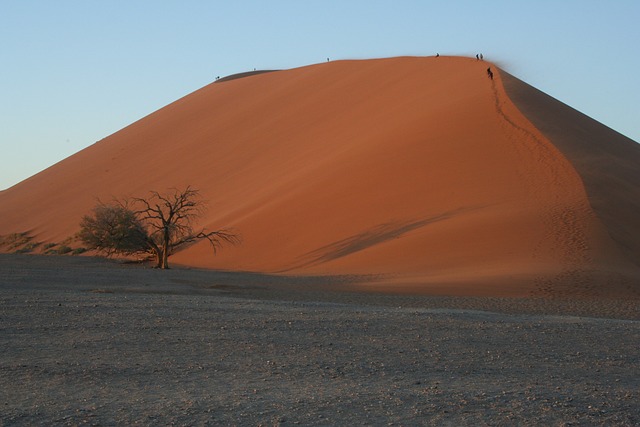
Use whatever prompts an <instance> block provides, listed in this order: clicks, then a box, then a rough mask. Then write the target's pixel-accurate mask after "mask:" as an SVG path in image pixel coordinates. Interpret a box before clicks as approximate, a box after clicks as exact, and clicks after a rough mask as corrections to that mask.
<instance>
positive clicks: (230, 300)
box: [0, 255, 640, 426]
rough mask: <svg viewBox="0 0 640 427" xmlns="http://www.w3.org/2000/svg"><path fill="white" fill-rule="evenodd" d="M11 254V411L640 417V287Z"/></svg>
mask: <svg viewBox="0 0 640 427" xmlns="http://www.w3.org/2000/svg"><path fill="white" fill-rule="evenodd" d="M353 280H355V279H354V278H352V277H351V278H350V277H339V278H317V277H316V278H314V277H302V278H300V277H299V278H286V277H273V276H264V275H257V274H248V273H247V274H245V273H221V272H213V271H203V270H195V269H174V270H170V271H158V270H153V269H148V268H144V267H141V266H139V265H125V264H120V263H115V262H109V261H104V260H100V259H93V258H84V257H53V256H49V257H46V256H28V255H0V298H1V304H0V320H1V321H0V348H2V352H1V353H0V404H1V405H2V407H1V411H0V413H1V416H0V425H14V424H18V425H23V424H27V425H52V424H54V425H84V424H87V425H116V424H117V425H131V424H136V423H137V424H143V425H147V424H153V425H169V424H175V425H590V426H591V425H607V426H608V425H639V424H640V375H639V373H640V350H639V348H640V345H639V344H640V320H639V319H640V301H637V300H636V301H633V300H631V301H615V300H600V301H596V300H586V299H581V300H570V299H565V300H558V299H509V298H447V297H428V296H393V295H373V294H364V293H360V294H358V293H347V292H337V291H335V288H336V287H339V286H340V285H341V283H348V282H349V281H353Z"/></svg>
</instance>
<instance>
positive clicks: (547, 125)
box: [500, 70, 640, 265]
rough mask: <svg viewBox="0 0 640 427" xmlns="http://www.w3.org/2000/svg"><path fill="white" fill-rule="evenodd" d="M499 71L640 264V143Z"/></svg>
mask: <svg viewBox="0 0 640 427" xmlns="http://www.w3.org/2000/svg"><path fill="white" fill-rule="evenodd" d="M500 73H501V76H502V81H503V85H504V88H505V90H506V92H507V95H508V96H509V98H510V99H511V100H512V101H513V102H514V104H515V105H516V106H517V107H518V109H519V110H520V111H521V112H522V113H523V114H524V115H525V116H526V117H527V119H529V120H530V121H531V122H532V123H533V125H534V126H535V127H536V128H537V129H538V130H540V131H541V132H542V133H543V134H544V136H545V137H546V138H548V139H549V140H550V141H551V142H552V143H553V145H554V146H555V147H556V148H557V149H558V150H560V152H562V154H563V155H564V156H565V157H566V158H567V159H568V160H569V161H570V162H571V164H572V165H573V166H574V167H575V169H576V171H577V172H578V173H579V174H580V177H581V178H582V181H583V183H584V186H585V189H586V191H587V195H588V197H589V202H590V203H591V207H592V208H593V210H594V211H595V213H596V215H597V216H598V217H599V218H600V220H601V221H602V222H603V224H604V226H605V227H606V229H607V231H608V232H609V235H610V236H611V237H612V239H613V240H614V241H615V242H616V243H617V244H618V246H619V248H620V249H621V250H622V252H623V253H625V254H626V255H627V257H628V258H629V260H631V261H632V262H635V263H636V264H638V265H640V220H638V218H639V217H640V145H638V144H637V143H636V142H635V141H633V140H631V139H629V138H627V137H626V136H624V135H621V134H620V133H618V132H616V131H614V130H613V129H610V128H608V127H607V126H605V125H603V124H602V123H599V122H598V121H596V120H594V119H592V118H590V117H588V116H586V115H584V114H583V113H581V112H579V111H577V110H575V109H573V108H571V107H570V106H568V105H566V104H563V103H562V102H560V101H558V100H556V99H555V98H552V97H551V96H549V95H547V94H545V93H544V92H541V91H540V90H538V89H536V88H534V87H532V86H530V85H528V84H527V83H525V82H523V81H522V80H519V79H518V78H516V77H514V76H512V75H511V74H509V73H507V72H505V71H504V70H501V71H500Z"/></svg>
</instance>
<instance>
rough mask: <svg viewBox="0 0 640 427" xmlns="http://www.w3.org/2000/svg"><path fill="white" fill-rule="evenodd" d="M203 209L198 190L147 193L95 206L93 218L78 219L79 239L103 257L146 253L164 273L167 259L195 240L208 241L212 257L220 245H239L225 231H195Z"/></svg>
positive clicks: (237, 238) (189, 188) (232, 235)
mask: <svg viewBox="0 0 640 427" xmlns="http://www.w3.org/2000/svg"><path fill="white" fill-rule="evenodd" d="M129 206H132V208H129ZM204 207H205V203H204V202H203V201H202V199H201V198H200V194H199V192H198V190H195V189H193V188H191V187H190V186H188V187H187V188H185V189H184V190H178V189H173V190H172V191H171V192H169V193H167V194H160V193H158V192H157V191H151V192H150V196H149V197H147V198H139V197H136V198H132V199H130V200H124V201H118V202H115V204H114V205H103V204H100V205H98V206H97V207H96V208H94V211H93V213H94V215H93V217H91V216H85V217H84V218H83V219H82V222H81V224H80V225H81V231H80V233H79V237H80V238H81V239H82V240H83V242H84V243H85V244H87V245H88V246H89V247H90V248H92V249H97V250H101V251H104V252H106V253H107V255H110V254H112V253H125V254H127V253H136V252H146V253H150V254H152V255H153V256H154V257H155V258H156V266H157V267H158V268H162V269H167V268H169V262H168V258H169V256H171V255H172V254H174V253H175V251H176V250H178V249H179V248H181V247H184V246H186V245H188V244H191V243H194V242H196V241H198V240H202V239H206V240H207V241H209V243H210V244H211V247H212V249H213V251H214V253H215V252H216V251H217V250H218V249H219V248H220V247H221V246H222V244H223V243H231V244H235V243H238V242H239V237H238V236H237V235H236V234H233V233H231V232H230V231H228V230H224V229H222V230H216V231H207V230H206V229H195V228H194V222H195V220H196V219H197V218H198V217H200V216H201V215H202V213H203V209H204ZM105 212H106V213H107V214H106V215H105Z"/></svg>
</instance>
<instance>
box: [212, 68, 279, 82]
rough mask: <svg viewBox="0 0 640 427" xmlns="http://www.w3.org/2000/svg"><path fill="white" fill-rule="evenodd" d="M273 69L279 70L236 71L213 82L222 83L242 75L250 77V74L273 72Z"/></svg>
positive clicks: (242, 76)
mask: <svg viewBox="0 0 640 427" xmlns="http://www.w3.org/2000/svg"><path fill="white" fill-rule="evenodd" d="M275 71H280V70H256V71H246V72H244V73H237V74H231V75H228V76H225V77H222V78H220V79H218V80H216V81H215V83H223V82H228V81H231V80H237V79H242V78H244V77H251V76H255V75H258V74H264V73H273V72H275Z"/></svg>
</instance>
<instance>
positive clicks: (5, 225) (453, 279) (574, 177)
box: [0, 57, 640, 295]
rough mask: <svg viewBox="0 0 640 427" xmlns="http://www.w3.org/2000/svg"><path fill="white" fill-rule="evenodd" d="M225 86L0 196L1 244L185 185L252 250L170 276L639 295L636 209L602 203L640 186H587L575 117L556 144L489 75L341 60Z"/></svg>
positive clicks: (457, 66) (466, 64) (437, 62)
mask: <svg viewBox="0 0 640 427" xmlns="http://www.w3.org/2000/svg"><path fill="white" fill-rule="evenodd" d="M487 66H491V67H492V68H493V70H494V78H493V79H489V78H488V76H487V73H486V68H487ZM220 83H222V84H211V85H209V86H206V87H204V88H202V89H200V90H198V91H196V92H194V93H192V94H190V95H188V96H186V97H184V98H182V99H180V100H178V101H176V102H174V103H172V104H170V105H168V106H167V107H165V108H163V109H161V110H159V111H156V112H155V113H153V114H151V115H149V116H147V117H145V118H143V119H141V120H139V121H138V122H136V123H134V124H132V125H130V126H128V127H126V128H124V129H123V130H121V131H119V132H117V133H115V134H113V135H111V136H109V137H108V138H105V139H104V140H102V141H100V142H98V143H96V144H94V145H92V146H91V147H89V148H87V149H85V150H83V151H81V152H79V153H77V154H76V155H74V156H71V157H69V158H68V159H66V160H64V161H62V162H60V163H59V164H57V165H54V166H52V167H51V168H49V169H47V170H45V171H43V172H41V173H40V174H38V175H35V176H33V177H31V178H29V179H28V180H25V181H24V182H22V183H20V184H18V185H16V186H14V187H12V188H11V189H9V190H7V191H5V192H3V193H2V194H0V206H2V207H0V234H6V233H11V232H16V231H25V230H31V231H32V232H33V233H35V234H36V235H37V237H38V239H39V240H43V241H56V240H61V239H64V238H66V237H68V236H71V235H73V233H75V232H76V231H77V228H78V222H79V220H80V217H81V216H82V215H83V214H84V213H86V212H87V211H88V210H89V209H90V208H91V207H92V206H93V204H94V203H95V200H96V198H100V199H102V200H108V199H109V198H110V197H111V196H122V195H141V194H145V193H146V192H147V191H148V190H150V189H155V190H163V189H165V188H168V187H180V186H186V185H187V184H189V185H192V186H193V187H195V188H199V189H200V190H201V193H202V195H203V196H204V198H205V199H208V200H209V202H210V208H209V210H208V211H207V214H206V216H205V217H204V218H202V222H201V224H202V225H204V226H207V227H210V228H217V227H221V226H229V227H233V228H235V229H236V230H238V231H239V232H240V233H241V234H242V236H243V244H242V245H240V246H237V247H232V248H228V249H225V250H223V251H221V252H219V253H218V254H217V255H216V256H215V257H214V256H212V254H211V253H210V251H209V248H208V247H207V245H206V244H205V243H201V244H197V245H194V246H191V247H189V248H187V249H185V250H183V251H182V252H180V253H178V254H176V255H175V256H174V257H173V262H174V263H181V264H185V265H191V266H197V267H206V268H216V269H228V270H246V271H259V272H269V273H287V274H372V275H377V276H378V277H379V280H378V281H376V282H375V283H372V284H370V285H368V286H371V287H372V288H376V289H381V290H384V289H388V290H395V291H397V290H407V291H411V292H431V293H459V294H464V293H467V294H469V293H479V294H496V295H505V294H509V295H524V294H529V293H532V292H534V293H538V294H545V293H556V294H557V293H558V292H567V293H575V292H582V291H585V290H587V291H589V292H595V291H601V292H603V293H606V292H613V290H615V291H616V292H618V291H620V292H622V291H623V290H629V289H631V291H633V292H637V291H638V289H637V286H636V287H635V288H634V287H633V285H630V284H629V283H631V280H632V278H634V277H637V275H638V266H637V265H636V264H634V263H633V262H632V261H631V259H632V258H633V257H635V256H637V255H638V248H639V247H640V243H639V242H640V229H638V225H637V224H640V222H638V221H635V222H634V221H632V220H631V219H630V218H632V217H631V216H630V215H636V216H635V217H636V218H637V217H638V213H639V212H640V210H639V209H638V206H637V202H635V201H634V202H629V203H627V202H624V201H618V202H609V201H608V200H606V198H601V197H600V196H602V195H603V194H605V193H608V192H609V189H611V187H615V188H617V185H618V182H617V181H619V180H624V181H623V182H622V184H621V185H622V186H623V187H624V188H625V190H624V191H625V192H622V193H620V194H618V191H617V190H612V191H611V194H610V198H612V199H615V198H617V197H626V196H627V195H630V194H636V195H637V194H638V189H639V188H640V178H639V177H638V176H637V173H632V172H629V173H623V174H622V175H620V177H617V178H615V180H617V181H616V182H614V179H612V180H609V181H601V176H602V175H603V174H604V172H603V173H595V174H593V175H589V174H590V171H591V170H592V168H591V166H590V165H592V164H591V163H589V162H581V161H580V160H579V159H580V155H579V153H582V149H581V148H580V147H579V146H578V147H577V148H575V149H574V148H571V149H565V146H567V144H565V143H558V142H557V141H558V140H559V139H562V137H563V135H565V134H564V133H563V130H562V129H565V128H571V127H572V126H573V123H574V122H573V120H576V118H575V116H574V115H571V114H567V115H566V116H562V117H556V118H555V122H554V126H555V127H554V129H556V130H555V131H553V132H548V131H547V130H546V128H545V127H544V126H543V123H546V122H547V121H548V120H550V119H549V118H548V117H545V116H544V115H541V116H535V114H532V112H531V110H530V109H528V108H527V107H526V106H527V105H536V106H537V107H536V108H538V109H540V110H544V109H545V108H548V107H549V105H555V107H554V108H560V107H558V106H557V105H556V104H555V103H557V101H555V100H553V99H552V98H550V99H546V98H544V97H541V96H538V95H537V94H536V95H535V96H534V95H532V94H531V93H529V92H528V91H527V90H525V89H526V87H525V86H523V85H524V83H522V82H520V83H518V82H517V81H516V80H515V78H513V77H512V76H510V75H508V74H506V73H504V72H502V71H500V70H499V69H497V68H495V67H494V66H493V65H492V64H489V63H487V62H484V61H476V60H475V59H468V58H456V57H440V58H433V57H431V58H412V57H402V58H389V59H378V60H364V61H335V62H330V63H323V64H317V65H312V66H307V67H302V68H297V69H292V70H283V71H278V72H273V73H261V74H255V75H249V76H246V77H244V78H241V79H231V80H226V81H224V82H220ZM504 84H506V86H507V91H505V88H504V87H503V85H504ZM516 86H517V87H519V88H520V89H517V88H515V87H516ZM514 88H515V89H514ZM512 97H513V98H514V99H516V101H517V102H516V103H514V102H513V101H512ZM534 99H535V102H534ZM528 102H529V104H528ZM516 104H517V105H516ZM558 104H560V103H558ZM562 105H563V104H562ZM549 108H550V107H549ZM523 113H525V114H527V116H525V115H524V114H523ZM533 116H535V117H533ZM532 117H533V118H532ZM563 120H564V121H563ZM534 123H535V125H534ZM592 126H595V127H596V128H598V129H601V128H599V127H598V126H600V127H602V128H604V126H602V125H600V124H597V122H596V124H592ZM558 129H559V130H558ZM612 132H613V131H611V130H608V132H607V131H602V130H600V133H599V134H598V136H594V137H593V140H592V141H590V142H589V144H590V146H593V147H596V148H593V150H594V153H595V154H594V155H593V156H592V157H593V158H596V157H597V156H598V155H600V153H606V154H607V156H608V157H607V159H608V161H609V162H611V166H610V167H612V168H614V169H615V168H616V162H622V161H623V159H621V158H620V153H622V154H623V156H622V157H625V158H626V159H627V160H625V161H628V162H630V163H628V164H629V165H632V166H634V165H635V169H633V167H632V168H631V169H632V170H634V171H636V170H638V169H640V168H638V167H637V166H638V165H639V163H637V161H636V160H635V159H637V158H638V157H637V156H638V153H639V152H640V148H638V146H635V147H634V146H631V145H630V144H626V145H625V149H624V150H622V151H620V150H619V149H611V150H610V149H609V145H608V141H609V139H610V133H612ZM613 133H615V132H613ZM618 145H619V144H618ZM576 153H578V154H576ZM629 153H631V155H629ZM633 156H636V157H633ZM577 159H578V160H577ZM628 169H629V168H626V169H625V170H628ZM594 188H595V189H596V190H594ZM598 189H599V190H600V192H598V191H597V190H598ZM635 200H640V199H638V198H636V199H635ZM616 203H617V204H616ZM634 203H636V204H634ZM629 206H630V207H631V209H632V211H631V212H628V211H624V212H623V210H624V209H625V208H628V207H629ZM25 212H29V213H28V214H25Z"/></svg>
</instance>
